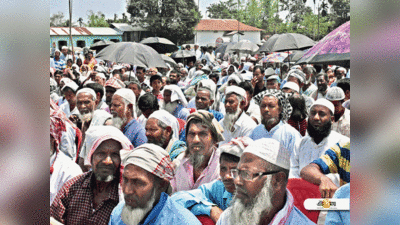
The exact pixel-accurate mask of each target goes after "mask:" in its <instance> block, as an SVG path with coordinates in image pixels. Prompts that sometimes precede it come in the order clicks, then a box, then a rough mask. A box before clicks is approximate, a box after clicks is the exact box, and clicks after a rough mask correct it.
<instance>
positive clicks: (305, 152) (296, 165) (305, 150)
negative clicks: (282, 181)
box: [289, 131, 350, 185]
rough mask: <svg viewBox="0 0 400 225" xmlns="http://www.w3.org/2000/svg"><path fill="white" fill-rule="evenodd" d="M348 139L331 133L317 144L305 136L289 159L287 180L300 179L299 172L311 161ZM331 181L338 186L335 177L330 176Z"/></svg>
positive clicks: (333, 132)
mask: <svg viewBox="0 0 400 225" xmlns="http://www.w3.org/2000/svg"><path fill="white" fill-rule="evenodd" d="M349 140H350V139H349V138H348V137H346V136H343V135H341V134H339V133H337V132H335V131H331V133H330V134H329V135H328V137H326V138H324V139H323V140H322V141H321V142H320V143H319V144H316V143H315V142H314V140H313V139H312V138H311V137H310V136H309V135H308V134H307V135H306V136H305V137H303V138H302V139H301V142H300V145H299V147H298V148H296V149H295V151H294V152H293V154H292V156H291V157H290V171H289V178H300V171H301V170H302V169H303V168H304V167H305V166H307V165H308V164H310V163H311V162H312V161H313V160H316V159H318V158H320V157H321V156H322V155H324V154H325V152H326V151H327V150H328V149H329V148H330V147H332V146H334V145H335V144H336V143H338V142H341V141H349ZM330 176H331V177H329V176H328V177H329V178H331V179H332V181H333V182H334V183H336V184H337V185H339V180H338V179H337V176H336V175H332V174H331V175H330Z"/></svg>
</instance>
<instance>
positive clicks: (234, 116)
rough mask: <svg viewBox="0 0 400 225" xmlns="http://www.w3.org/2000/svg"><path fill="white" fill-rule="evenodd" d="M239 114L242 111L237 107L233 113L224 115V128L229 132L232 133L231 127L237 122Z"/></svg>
mask: <svg viewBox="0 0 400 225" xmlns="http://www.w3.org/2000/svg"><path fill="white" fill-rule="evenodd" d="M240 113H242V110H241V109H240V108H239V107H238V108H237V109H236V112H234V113H228V112H227V113H226V114H225V116H224V128H226V129H227V130H228V131H229V132H231V131H232V127H233V125H235V123H236V121H237V120H238V118H239V116H240Z"/></svg>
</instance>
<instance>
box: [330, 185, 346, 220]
mask: <svg viewBox="0 0 400 225" xmlns="http://www.w3.org/2000/svg"><path fill="white" fill-rule="evenodd" d="M333 198H350V183H348V184H346V185H344V186H342V187H340V188H339V189H337V190H336V192H335V194H334V195H333ZM325 224H327V225H331V224H332V225H333V224H346V225H347V224H350V210H329V211H328V214H327V215H326V219H325Z"/></svg>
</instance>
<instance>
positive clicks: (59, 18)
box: [50, 12, 66, 27]
mask: <svg viewBox="0 0 400 225" xmlns="http://www.w3.org/2000/svg"><path fill="white" fill-rule="evenodd" d="M65 22H66V21H65V19H64V13H62V12H58V13H54V14H53V15H51V16H50V27H63V26H64V23H65Z"/></svg>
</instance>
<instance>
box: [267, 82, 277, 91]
mask: <svg viewBox="0 0 400 225" xmlns="http://www.w3.org/2000/svg"><path fill="white" fill-rule="evenodd" d="M267 89H275V90H279V83H278V81H277V80H267Z"/></svg>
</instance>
